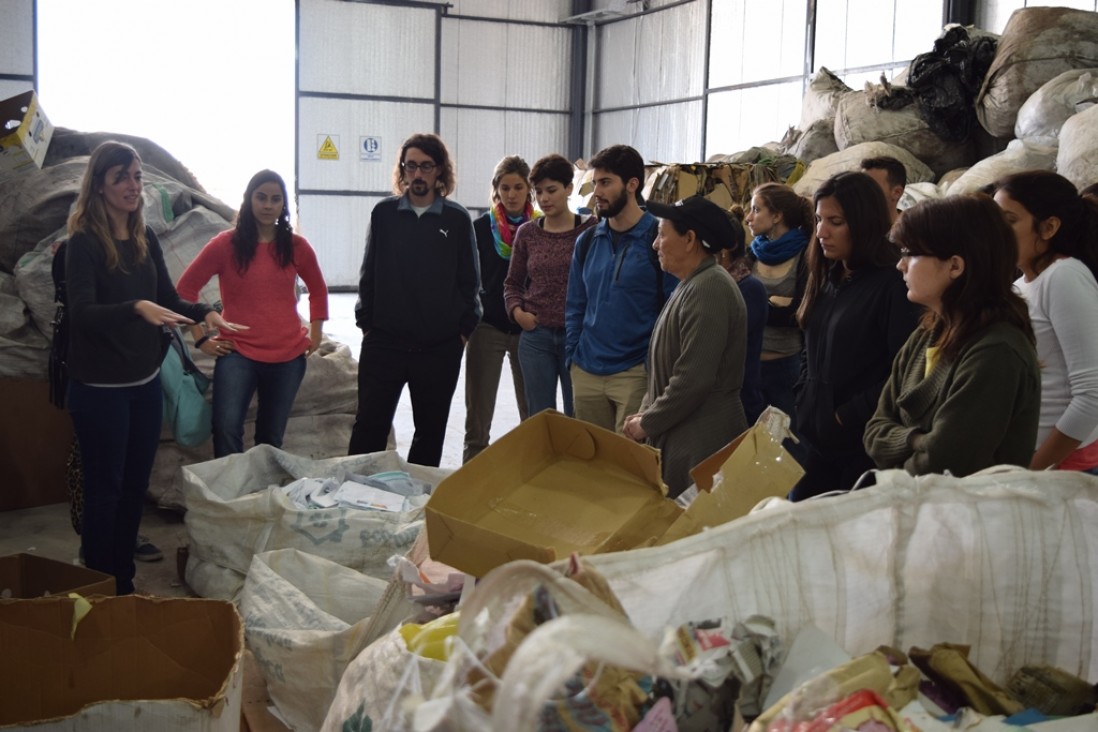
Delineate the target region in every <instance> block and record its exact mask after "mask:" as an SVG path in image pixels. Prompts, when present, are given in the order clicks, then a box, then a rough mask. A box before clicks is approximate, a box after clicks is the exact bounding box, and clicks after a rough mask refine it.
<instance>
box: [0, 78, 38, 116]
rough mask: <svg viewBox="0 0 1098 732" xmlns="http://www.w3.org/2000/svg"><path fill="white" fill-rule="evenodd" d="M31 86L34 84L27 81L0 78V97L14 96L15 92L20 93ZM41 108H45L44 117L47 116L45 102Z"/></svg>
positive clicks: (31, 87)
mask: <svg viewBox="0 0 1098 732" xmlns="http://www.w3.org/2000/svg"><path fill="white" fill-rule="evenodd" d="M33 88H34V84H32V83H31V82H29V81H9V80H8V79H0V99H7V98H8V97H14V96H15V95H16V94H22V93H23V92H27V91H30V90H31V89H33ZM42 109H45V110H46V117H49V116H50V110H48V109H46V105H45V104H43V105H42Z"/></svg>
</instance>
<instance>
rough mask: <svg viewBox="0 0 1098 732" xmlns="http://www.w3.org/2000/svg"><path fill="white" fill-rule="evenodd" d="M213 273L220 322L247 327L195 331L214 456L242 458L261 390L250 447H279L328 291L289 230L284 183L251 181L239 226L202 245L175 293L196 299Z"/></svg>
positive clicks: (274, 178)
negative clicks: (301, 303)
mask: <svg viewBox="0 0 1098 732" xmlns="http://www.w3.org/2000/svg"><path fill="white" fill-rule="evenodd" d="M214 275H217V277H218V284H219V287H220V291H221V303H222V306H223V308H224V311H223V313H224V315H225V317H229V318H231V319H232V321H233V322H238V323H244V324H245V325H247V326H248V330H241V331H239V332H236V333H221V332H217V331H210V332H203V331H201V330H199V329H197V328H196V329H195V331H194V335H195V347H196V348H198V349H199V350H200V351H202V352H203V353H206V354H208V355H210V356H213V357H215V358H216V359H217V362H216V365H215V366H214V392H213V439H214V456H215V457H222V456H224V455H229V454H232V453H237V452H243V451H244V419H245V417H246V416H247V413H248V407H249V405H250V404H251V402H252V397H253V396H255V395H256V393H257V392H258V396H259V400H258V401H259V403H258V407H257V411H256V417H255V444H257V445H272V446H274V447H281V446H282V436H283V434H284V433H285V431H286V423H287V422H288V421H289V418H290V410H291V408H292V407H293V404H294V398H295V397H296V396H297V390H298V387H300V386H301V380H302V379H303V378H304V376H305V358H306V356H308V355H309V354H311V353H312V352H313V351H315V350H316V349H317V348H319V347H320V340H321V336H322V324H323V322H324V321H325V320H327V319H328V288H327V286H326V285H325V284H324V277H323V275H321V273H320V267H319V265H318V264H317V261H316V253H315V252H313V248H312V247H311V246H309V242H307V241H305V239H304V238H303V237H300V236H297V235H296V234H294V233H293V231H292V230H291V228H290V209H289V206H288V204H287V195H286V184H285V182H283V180H282V177H281V176H280V175H279V174H278V173H275V172H274V171H272V170H261V171H259V172H258V173H256V174H255V175H254V176H252V179H251V180H250V181H249V182H248V187H247V189H246V190H245V191H244V201H243V203H241V205H240V212H239V213H238V214H237V217H236V227H235V228H234V229H231V230H230V231H223V232H221V233H220V234H218V235H217V236H215V237H214V238H213V239H211V240H210V241H209V243H208V244H206V246H205V247H204V248H203V249H202V251H201V252H199V254H198V256H197V257H195V260H194V261H193V262H191V264H190V266H189V267H187V270H186V271H185V272H184V273H183V276H182V277H180V278H179V283H178V285H177V287H176V289H177V290H178V291H179V293H180V294H181V296H182V297H185V298H186V299H189V300H192V301H193V300H195V299H196V298H197V297H198V292H199V290H201V289H202V287H204V286H205V284H206V283H207V282H209V280H210V278H211V277H213V276H214ZM298 276H300V277H301V279H302V280H303V281H304V282H305V285H306V287H308V289H309V327H308V328H305V327H304V325H303V324H302V322H301V318H300V316H299V315H298V313H297V278H298ZM182 293H187V294H186V295H183V294H182ZM230 314H231V315H230Z"/></svg>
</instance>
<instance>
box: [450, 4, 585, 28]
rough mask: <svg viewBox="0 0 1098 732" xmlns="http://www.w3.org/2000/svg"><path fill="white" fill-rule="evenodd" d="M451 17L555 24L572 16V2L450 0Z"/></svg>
mask: <svg viewBox="0 0 1098 732" xmlns="http://www.w3.org/2000/svg"><path fill="white" fill-rule="evenodd" d="M450 4H451V5H453V7H452V8H450V14H451V15H478V16H483V17H488V18H501V19H507V20H532V21H536V22H540V23H557V22H560V21H561V20H564V19H565V18H567V17H568V16H569V15H571V14H572V0H537V2H530V1H529V0H527V1H526V2H515V0H450Z"/></svg>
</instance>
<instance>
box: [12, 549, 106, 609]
mask: <svg viewBox="0 0 1098 732" xmlns="http://www.w3.org/2000/svg"><path fill="white" fill-rule="evenodd" d="M70 592H75V593H76V594H78V595H84V596H88V595H113V594H114V593H115V584H114V577H112V576H111V575H109V574H104V573H103V572H97V571H95V570H94V569H88V568H87V567H81V566H79V565H75V564H68V563H66V562H61V561H58V560H56V559H49V558H47V557H40V556H38V555H36V554H11V555H9V556H6V557H0V598H4V599H7V598H16V599H19V598H23V599H27V598H31V597H44V596H46V595H67V594H68V593H70Z"/></svg>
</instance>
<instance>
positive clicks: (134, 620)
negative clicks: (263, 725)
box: [0, 596, 244, 732]
mask: <svg viewBox="0 0 1098 732" xmlns="http://www.w3.org/2000/svg"><path fill="white" fill-rule="evenodd" d="M81 602H84V601H81ZM87 602H88V603H90V611H89V612H88V613H87V614H86V615H85V616H83V618H78V617H77V618H76V619H77V622H74V613H75V610H76V609H77V607H78V605H77V602H76V601H75V600H72V599H69V598H62V597H45V598H38V599H34V600H0V658H3V661H4V662H3V663H0V690H2V692H0V694H2V697H3V704H0V729H5V730H7V729H30V728H33V730H34V732H60V731H61V730H65V731H66V732H69V731H75V730H82V731H83V730H92V731H93V732H98V731H99V730H103V731H104V732H105V731H106V730H122V729H125V730H139V729H140V730H172V731H173V732H175V731H176V730H202V731H203V732H222V731H227V730H237V729H239V726H240V699H241V689H242V683H243V679H242V677H243V665H242V663H241V655H242V653H243V650H244V628H243V624H242V623H241V620H240V616H239V615H238V614H237V612H236V608H235V607H234V606H233V605H232V603H229V602H222V601H219V600H202V599H191V598H150V597H137V596H129V597H99V598H93V599H91V600H88V601H87Z"/></svg>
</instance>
